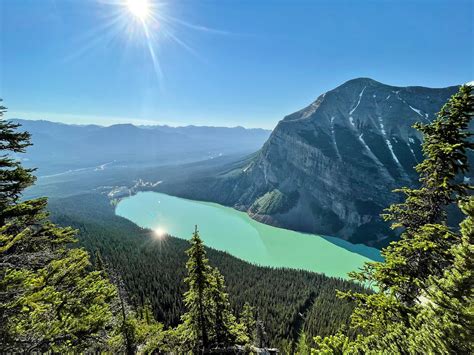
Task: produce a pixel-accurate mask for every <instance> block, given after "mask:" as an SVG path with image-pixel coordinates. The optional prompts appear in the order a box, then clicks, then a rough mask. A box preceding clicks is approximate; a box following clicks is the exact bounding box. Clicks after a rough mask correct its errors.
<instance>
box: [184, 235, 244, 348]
mask: <svg viewBox="0 0 474 355" xmlns="http://www.w3.org/2000/svg"><path fill="white" fill-rule="evenodd" d="M186 253H187V255H188V258H189V259H188V262H187V263H186V269H187V270H188V276H187V277H186V279H185V282H186V283H187V285H188V290H187V291H186V293H185V294H184V303H185V306H186V308H187V312H186V313H185V314H184V315H183V316H182V320H183V323H182V324H181V325H180V326H178V328H177V329H176V331H175V332H176V334H178V337H180V338H181V340H182V343H183V344H184V345H185V346H184V347H183V348H182V349H181V350H182V351H186V350H191V351H193V352H194V353H205V352H208V351H210V349H211V348H213V349H220V350H222V349H226V348H229V347H233V346H234V345H237V344H245V343H246V342H247V337H245V335H244V333H243V329H242V328H243V327H242V326H241V325H240V324H238V323H237V321H236V318H235V316H234V314H233V313H232V310H231V307H230V302H229V296H228V294H227V292H226V290H225V283H224V277H223V276H222V275H221V273H220V272H219V270H217V269H216V268H212V267H211V266H210V265H209V261H208V259H207V257H206V250H205V248H204V244H203V242H202V240H201V238H200V237H199V233H198V230H197V226H196V229H195V231H194V234H193V237H192V238H191V248H190V249H188V250H187V252H186Z"/></svg>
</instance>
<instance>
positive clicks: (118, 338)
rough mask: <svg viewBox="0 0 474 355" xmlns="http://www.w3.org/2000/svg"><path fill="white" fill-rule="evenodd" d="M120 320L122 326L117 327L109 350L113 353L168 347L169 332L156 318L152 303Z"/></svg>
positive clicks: (109, 343)
mask: <svg viewBox="0 0 474 355" xmlns="http://www.w3.org/2000/svg"><path fill="white" fill-rule="evenodd" d="M120 322H121V323H122V327H116V328H115V334H113V335H112V336H111V338H110V339H109V342H108V349H107V350H109V351H112V352H113V353H123V352H125V351H127V352H131V353H138V354H150V353H152V352H153V351H155V350H157V349H160V350H162V349H163V350H164V349H166V345H165V344H166V340H167V337H168V335H167V332H166V331H165V330H164V329H163V324H161V323H159V322H157V321H156V320H155V318H154V316H153V311H152V309H151V305H150V303H146V304H145V305H144V306H143V307H139V308H138V310H137V311H136V312H135V311H132V312H130V313H129V314H127V315H125V319H124V318H123V317H122V319H120ZM169 350H172V349H169Z"/></svg>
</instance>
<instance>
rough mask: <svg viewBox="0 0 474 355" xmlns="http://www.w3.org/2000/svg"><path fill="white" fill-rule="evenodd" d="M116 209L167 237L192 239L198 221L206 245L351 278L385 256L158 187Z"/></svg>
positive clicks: (262, 260)
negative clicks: (179, 196)
mask: <svg viewBox="0 0 474 355" xmlns="http://www.w3.org/2000/svg"><path fill="white" fill-rule="evenodd" d="M116 214H117V215H119V216H122V217H125V218H127V219H129V220H130V221H132V222H134V223H136V224H137V225H139V226H140V227H145V228H150V229H152V230H154V231H155V235H156V238H157V239H163V238H166V237H165V234H170V235H173V236H175V237H178V238H184V239H189V238H191V236H192V232H193V231H194V226H195V225H198V228H199V232H200V233H199V234H200V236H201V238H202V239H203V241H204V243H205V244H206V245H207V246H209V247H212V248H214V249H218V250H222V251H226V252H228V253H229V254H231V255H234V256H236V257H238V258H240V259H242V260H245V261H248V262H251V263H254V264H258V265H262V266H272V267H286V268H293V269H304V270H309V271H315V272H319V273H324V274H326V275H328V276H336V277H342V278H347V273H348V272H349V271H353V270H357V269H358V268H359V267H361V266H362V265H363V263H364V262H366V261H371V260H380V253H379V251H378V250H377V249H374V248H370V247H367V246H365V245H354V244H351V243H348V242H346V241H343V240H341V239H339V238H334V237H327V236H319V235H314V234H305V233H299V232H295V231H291V230H287V229H283V228H277V227H273V226H269V225H266V224H263V223H260V222H257V221H254V220H253V219H251V218H250V217H249V216H248V215H247V214H246V213H244V212H240V211H237V210H235V209H233V208H230V207H225V206H221V205H219V204H215V203H209V202H201V201H193V200H187V199H183V198H178V197H174V196H169V195H166V194H162V193H157V192H140V193H138V194H136V195H134V196H131V197H127V198H125V199H122V200H121V201H120V202H119V204H118V205H117V207H116Z"/></svg>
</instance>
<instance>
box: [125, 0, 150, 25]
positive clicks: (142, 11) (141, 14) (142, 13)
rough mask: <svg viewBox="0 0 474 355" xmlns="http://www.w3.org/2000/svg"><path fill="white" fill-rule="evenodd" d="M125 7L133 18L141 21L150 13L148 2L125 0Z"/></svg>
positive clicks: (147, 0) (144, 0) (146, 0)
mask: <svg viewBox="0 0 474 355" xmlns="http://www.w3.org/2000/svg"><path fill="white" fill-rule="evenodd" d="M127 7H128V10H129V11H130V12H131V13H132V14H133V15H134V16H136V17H137V18H138V19H140V20H142V21H144V20H145V19H146V18H147V17H148V16H149V15H150V13H151V6H150V1H149V0H127Z"/></svg>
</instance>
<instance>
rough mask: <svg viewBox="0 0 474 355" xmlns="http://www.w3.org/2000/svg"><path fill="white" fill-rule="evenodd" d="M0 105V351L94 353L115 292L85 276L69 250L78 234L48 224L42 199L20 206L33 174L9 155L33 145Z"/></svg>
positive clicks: (83, 260) (83, 258) (80, 259)
mask: <svg viewBox="0 0 474 355" xmlns="http://www.w3.org/2000/svg"><path fill="white" fill-rule="evenodd" d="M4 112H5V108H4V107H1V108H0V149H1V150H2V153H3V155H2V156H1V157H0V344H1V349H0V351H2V352H3V351H7V350H8V351H13V352H15V351H26V352H30V351H33V350H35V349H37V350H40V351H61V350H65V349H68V350H84V349H93V348H98V347H99V348H100V346H101V345H103V340H104V339H105V336H106V333H105V328H106V326H107V325H108V324H109V321H110V320H111V312H110V309H109V305H108V302H109V301H110V300H111V299H112V298H113V297H114V294H115V288H114V287H113V286H112V285H111V284H110V283H109V282H108V280H106V279H105V278H104V277H103V275H102V273H101V272H97V271H93V272H90V271H89V270H90V268H91V264H90V261H89V255H88V254H87V252H85V251H84V250H82V249H70V248H69V247H68V245H69V244H70V243H73V242H75V238H74V237H75V234H76V232H75V231H74V230H73V229H71V228H60V227H57V226H55V225H54V224H52V223H51V222H50V221H49V220H48V219H47V213H46V212H45V207H46V203H47V201H46V199H45V198H40V199H35V200H27V201H20V197H21V193H22V191H23V190H24V189H25V188H26V187H28V186H30V185H31V184H33V182H34V181H35V178H34V176H33V175H32V172H33V169H26V168H24V167H22V165H21V164H20V162H18V161H16V160H14V158H12V157H11V154H18V153H23V152H24V151H25V148H26V147H28V146H29V145H31V143H30V141H29V139H30V135H29V134H28V133H20V132H18V131H17V129H18V127H19V126H18V125H17V124H12V123H11V122H7V121H4V120H3V118H1V116H3V113H4Z"/></svg>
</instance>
